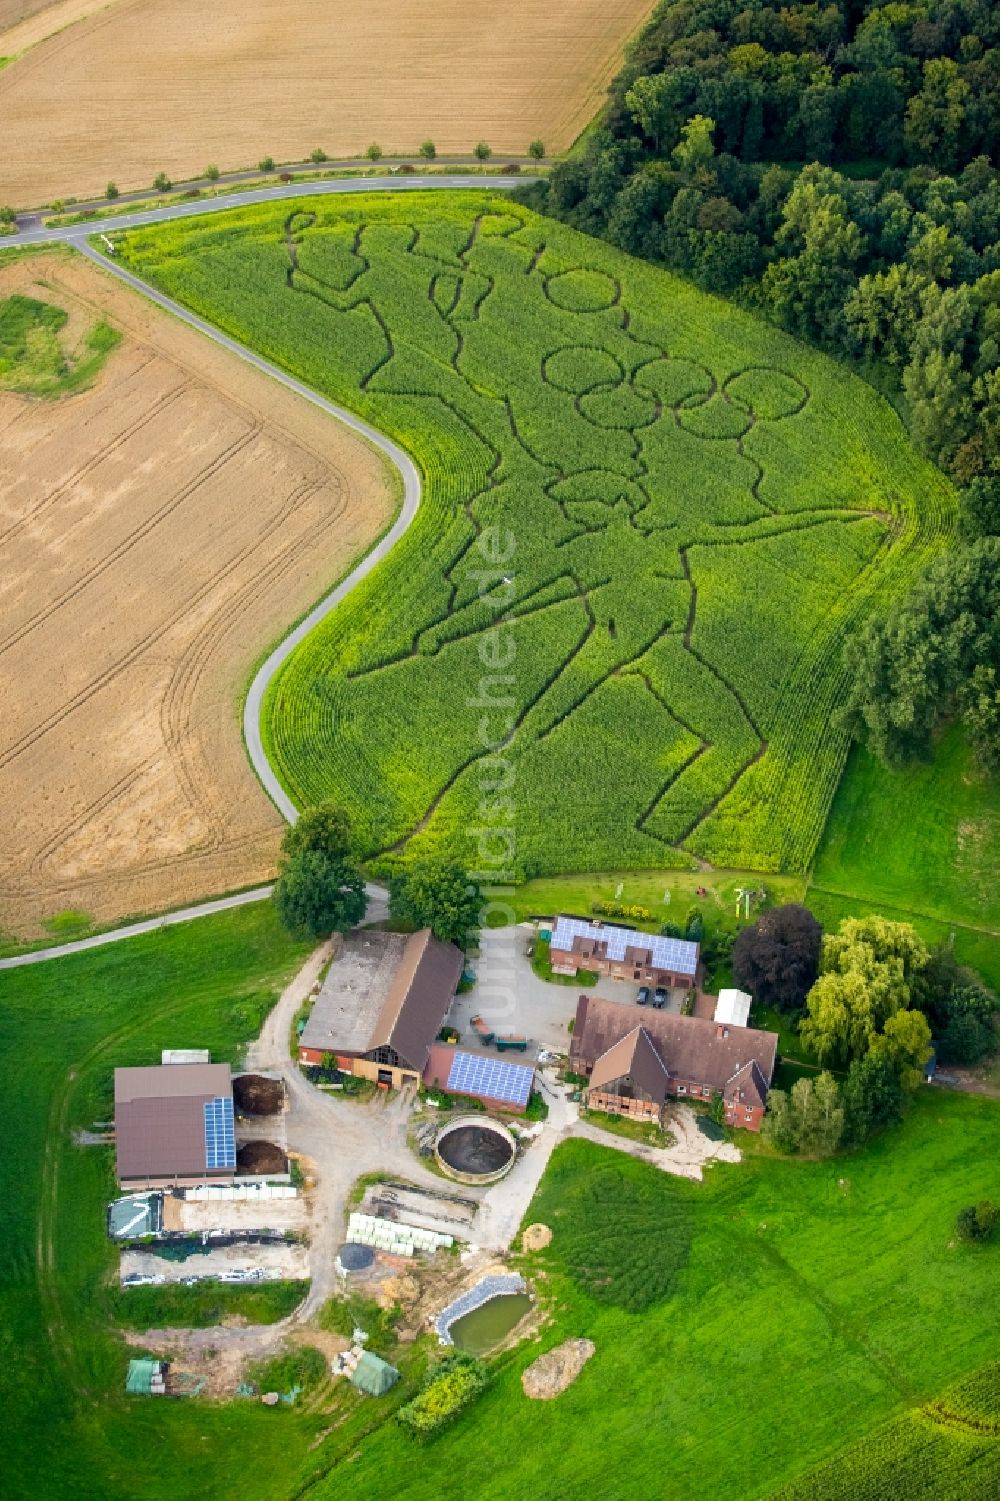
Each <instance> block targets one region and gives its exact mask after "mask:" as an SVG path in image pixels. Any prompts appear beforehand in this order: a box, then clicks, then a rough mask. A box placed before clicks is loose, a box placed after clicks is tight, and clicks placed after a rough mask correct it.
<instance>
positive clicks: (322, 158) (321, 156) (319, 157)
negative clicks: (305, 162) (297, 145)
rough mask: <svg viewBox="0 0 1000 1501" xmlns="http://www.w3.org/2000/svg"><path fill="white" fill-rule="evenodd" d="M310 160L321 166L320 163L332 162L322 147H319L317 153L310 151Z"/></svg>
mask: <svg viewBox="0 0 1000 1501" xmlns="http://www.w3.org/2000/svg"><path fill="white" fill-rule="evenodd" d="M309 160H310V161H311V162H315V163H316V165H317V166H319V164H320V162H327V161H329V160H330V158H329V157H328V156H327V154H326V152H325V151H324V150H323V148H322V146H317V147H316V149H315V151H310V153H309Z"/></svg>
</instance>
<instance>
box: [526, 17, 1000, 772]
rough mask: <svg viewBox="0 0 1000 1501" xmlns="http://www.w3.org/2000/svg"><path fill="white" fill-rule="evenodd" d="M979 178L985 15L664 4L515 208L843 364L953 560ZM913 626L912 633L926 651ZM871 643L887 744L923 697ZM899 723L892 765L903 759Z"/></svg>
mask: <svg viewBox="0 0 1000 1501" xmlns="http://www.w3.org/2000/svg"><path fill="white" fill-rule="evenodd" d="M998 160H1000V5H998V4H994V3H991V0H918V3H914V4H907V3H880V0H873V3H870V4H868V5H864V4H858V3H851V0H830V3H827V4H824V3H822V0H820V3H815V4H795V3H792V4H787V5H779V4H777V3H775V0H666V3H664V4H662V5H661V6H660V7H659V9H658V10H657V11H656V13H655V14H654V16H653V18H652V20H651V21H650V23H649V25H648V26H647V27H646V29H645V31H644V32H643V33H642V34H641V36H640V37H639V38H638V40H637V41H636V43H635V44H634V46H633V48H632V50H631V52H630V55H629V57H628V59H627V61H626V63H625V66H624V67H623V69H622V71H621V73H620V74H619V76H618V77H617V78H616V79H615V81H614V83H613V84H612V87H611V91H610V98H609V102H608V106H607V108H606V110H605V111H604V114H603V115H602V117H601V119H600V121H599V122H598V124H597V125H596V127H595V128H594V129H593V130H592V131H591V132H590V133H589V135H588V137H587V138H586V140H585V142H584V143H583V146H582V149H581V150H580V151H578V152H577V153H576V154H574V156H573V157H571V158H570V159H569V160H567V161H565V162H564V163H562V164H560V165H559V166H558V167H556V168H555V170H554V171H553V173H552V175H551V177H550V179H549V180H548V182H547V183H544V184H541V185H539V186H538V187H535V188H532V189H529V190H527V192H526V195H525V196H526V198H527V200H528V201H529V202H530V203H532V205H533V206H534V207H538V208H541V209H542V210H543V211H544V212H547V213H550V214H552V215H554V216H555V217H557V218H561V219H564V220H566V221H567V222H569V223H570V224H573V225H575V226H576V227H577V228H579V229H582V230H584V231H586V232H587V233H589V234H595V235H600V236H603V237H605V238H607V239H609V240H611V241H613V242H614V243H615V244H617V245H620V246H621V247H622V248H623V249H625V250H629V251H631V252H632V253H633V254H636V255H641V256H644V257H646V258H647V259H650V260H654V261H657V262H660V263H661V264H664V265H667V266H669V267H671V268H672V269H674V270H676V271H679V272H681V273H682V274H684V275H686V276H689V277H691V278H692V279H693V280H694V281H696V282H697V283H698V284H699V285H700V286H702V287H704V288H706V289H707V290H709V291H713V292H719V293H723V294H725V295H728V296H733V297H736V298H738V299H739V300H740V301H741V302H743V303H745V304H749V305H751V306H754V307H756V308H758V309H759V310H761V311H762V312H764V313H765V314H766V315H767V316H769V317H771V318H773V319H775V320H776V321H777V322H779V323H781V324H782V325H783V326H784V327H785V328H787V329H789V330H790V331H791V332H793V333H795V334H797V335H799V336H800V337H801V338H804V339H808V340H810V341H812V342H814V343H816V344H818V345H820V346H821V347H823V348H825V349H827V350H829V351H830V352H832V353H834V354H837V355H839V356H840V357H841V358H846V359H849V360H850V361H852V362H854V363H855V365H856V366H857V367H858V368H860V369H861V370H862V371H863V372H864V373H866V374H867V375H868V376H869V378H870V379H872V380H873V381H875V382H876V383H877V384H878V385H879V386H880V387H881V388H882V389H883V390H886V391H887V392H888V393H890V394H891V395H892V396H893V398H894V399H895V400H896V401H897V404H898V405H899V406H900V408H901V410H902V411H903V412H904V413H905V416H906V419H907V421H908V424H909V427H910V430H911V432H912V434H913V438H914V441H915V442H916V443H917V445H918V446H919V448H920V449H921V450H922V451H923V452H924V453H925V454H927V455H928V456H929V457H931V458H933V459H934V460H935V461H936V462H937V463H938V464H940V465H941V467H942V468H943V469H944V470H945V471H946V472H947V473H949V474H950V475H951V477H952V478H953V479H954V481H955V483H956V485H957V486H958V487H959V493H960V501H961V526H962V534H963V539H964V542H965V543H966V544H972V543H974V542H975V541H976V540H977V539H979V538H983V537H993V536H996V535H997V534H998V533H1000V172H998V171H997V165H996V164H997V162H998ZM963 551H964V550H963V549H959V550H958V551H957V552H956V553H955V554H953V555H952V560H953V562H952V566H954V567H955V568H957V569H961V568H967V567H968V566H969V565H970V563H974V564H975V565H976V567H977V568H978V571H979V572H980V574H981V573H982V571H983V570H984V568H985V571H986V572H987V573H990V574H992V572H993V570H994V569H995V567H996V563H995V558H996V553H995V551H994V550H993V549H992V548H991V549H988V550H987V552H986V553H985V554H984V553H982V552H981V551H980V552H977V553H976V554H975V555H974V556H973V557H972V558H970V557H969V556H968V554H966V555H965V556H964V557H963ZM974 571H975V570H974ZM945 572H946V573H947V566H946V569H945ZM931 586H932V587H934V586H941V587H944V584H943V582H942V579H939V578H935V580H933V581H931ZM987 592H989V591H987ZM916 613H917V615H920V610H918V611H917V612H916ZM933 617H934V612H933V611H932V610H927V609H925V610H923V614H922V616H921V619H922V620H924V621H926V622H927V625H926V631H925V632H924V633H923V635H921V633H920V631H917V635H918V636H920V639H921V640H922V642H923V644H924V646H928V645H929V649H931V650H932V651H933V650H935V649H936V647H935V642H934V640H932V638H931V635H930V632H931V630H932V624H933ZM913 618H914V617H913V612H911V614H910V619H909V626H910V628H911V631H912V630H914V629H915V627H914V625H913ZM979 624H980V627H981V629H980V649H979V650H978V651H977V652H976V653H975V654H974V660H975V665H976V666H977V667H978V669H979V671H978V674H977V696H976V704H975V706H972V705H971V704H969V703H967V704H966V705H965V706H964V709H965V714H966V718H967V722H969V721H970V720H972V719H975V718H976V717H977V716H978V721H977V723H976V725H975V728H974V730H973V738H974V740H978V743H979V746H980V749H981V750H983V751H986V750H987V747H988V746H989V742H990V741H992V740H993V739H994V736H995V734H996V732H997V726H998V725H1000V687H998V672H1000V658H998V646H997V628H996V625H995V623H994V622H992V621H989V620H988V619H987V620H983V619H982V617H980V621H979ZM983 628H985V634H986V637H987V638H989V639H988V640H987V641H986V642H985V644H984V643H983V636H982V629H983ZM936 639H941V638H936ZM885 644H886V648H887V649H888V643H885ZM876 646H877V643H876V642H874V640H871V639H870V640H869V641H868V643H867V649H868V653H867V654H868V661H867V665H868V668H869V672H868V674H867V691H868V694H869V697H868V698H867V699H866V701H864V702H862V700H861V691H862V690H861V685H860V684H859V685H858V686H857V689H856V691H855V694H854V698H853V703H852V708H851V711H850V713H851V716H852V720H853V723H854V725H855V728H856V729H858V730H859V732H860V731H861V730H862V729H863V726H864V725H865V724H867V725H868V727H869V729H871V728H872V725H873V721H874V720H876V719H879V718H880V717H881V718H882V720H883V727H884V722H885V718H886V716H888V718H889V719H890V720H894V721H895V722H897V723H899V724H901V725H902V726H903V727H904V729H905V727H906V726H907V723H908V720H909V717H910V713H911V709H913V707H914V705H913V704H912V703H911V702H910V699H909V695H910V694H911V693H915V694H916V695H917V697H918V698H919V697H921V695H922V696H923V697H924V699H926V698H927V691H926V690H927V688H928V684H927V683H924V682H923V680H922V679H920V681H919V682H917V683H916V684H914V682H913V681H912V674H911V675H910V676H909V679H908V680H907V682H906V683H905V685H904V683H903V681H902V678H903V676H905V675H901V674H899V673H898V672H897V673H895V675H893V674H892V673H891V672H884V671H883V670H882V669H883V666H884V664H883V663H880V662H879V661H877V660H876V659H875V657H874V656H873V652H874V651H875V649H876ZM918 678H919V674H918ZM880 680H881V686H879V684H880ZM890 680H891V681H890ZM871 694H874V695H875V702H874V704H873V703H872V699H871V697H870V695H871ZM899 694H902V695H903V696H902V698H900V697H894V695H899ZM948 707H949V706H948V704H947V703H942V704H940V705H939V709H945V710H947V708H948ZM868 709H871V712H870V713H869V712H867V710H868ZM916 719H917V721H919V724H918V726H917V733H915V734H912V735H909V734H904V735H902V736H897V737H896V746H895V748H896V749H897V751H898V750H899V747H900V746H901V745H902V744H903V743H905V744H907V745H908V746H909V747H911V748H913V749H914V750H916V748H917V747H918V746H919V745H922V744H925V742H926V736H925V735H924V734H923V733H922V728H923V724H924V723H925V721H926V712H924V713H923V718H921V712H917V713H916ZM970 728H972V726H971V724H970ZM984 731H985V733H984ZM977 732H978V733H977ZM872 738H873V739H874V742H875V748H876V749H878V750H879V751H880V752H881V753H883V754H885V752H886V748H887V737H886V736H885V735H884V734H883V735H882V737H881V743H879V739H880V737H879V735H878V734H876V735H874V737H872ZM894 759H895V758H894ZM904 759H905V757H904ZM984 759H992V757H990V756H989V755H987V756H985V757H984Z"/></svg>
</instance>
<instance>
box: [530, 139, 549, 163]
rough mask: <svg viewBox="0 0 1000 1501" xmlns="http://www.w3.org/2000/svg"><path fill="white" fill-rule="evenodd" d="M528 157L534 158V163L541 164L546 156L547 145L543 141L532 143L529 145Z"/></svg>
mask: <svg viewBox="0 0 1000 1501" xmlns="http://www.w3.org/2000/svg"><path fill="white" fill-rule="evenodd" d="M528 155H529V156H530V157H532V158H533V160H534V161H536V162H540V161H541V159H542V157H543V156H544V155H545V143H544V142H543V141H537V140H536V141H530V142H529V143H528Z"/></svg>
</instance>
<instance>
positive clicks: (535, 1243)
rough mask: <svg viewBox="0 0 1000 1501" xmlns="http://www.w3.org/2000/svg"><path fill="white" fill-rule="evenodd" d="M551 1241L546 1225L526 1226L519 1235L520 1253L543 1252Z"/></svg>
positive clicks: (549, 1231)
mask: <svg viewBox="0 0 1000 1501" xmlns="http://www.w3.org/2000/svg"><path fill="white" fill-rule="evenodd" d="M551 1240H552V1231H551V1230H550V1229H549V1227H548V1225H528V1226H526V1227H525V1229H524V1231H523V1233H522V1235H521V1250H522V1251H544V1250H545V1247H546V1246H547V1245H548V1244H549V1243H550V1242H551Z"/></svg>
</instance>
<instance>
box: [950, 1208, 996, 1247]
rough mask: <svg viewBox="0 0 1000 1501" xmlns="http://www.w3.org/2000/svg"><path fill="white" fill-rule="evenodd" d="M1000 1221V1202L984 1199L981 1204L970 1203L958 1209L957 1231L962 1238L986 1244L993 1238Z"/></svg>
mask: <svg viewBox="0 0 1000 1501" xmlns="http://www.w3.org/2000/svg"><path fill="white" fill-rule="evenodd" d="M998 1223H1000V1204H994V1203H992V1202H991V1201H990V1200H989V1199H983V1200H982V1201H981V1202H980V1203H979V1204H969V1205H967V1206H966V1208H965V1209H960V1210H959V1211H958V1217H957V1218H956V1220H955V1231H956V1233H957V1235H958V1237H959V1239H960V1240H967V1241H972V1242H974V1243H976V1244H978V1245H985V1244H986V1242H987V1241H990V1240H992V1239H993V1236H994V1234H995V1232H996V1228H997V1224H998Z"/></svg>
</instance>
